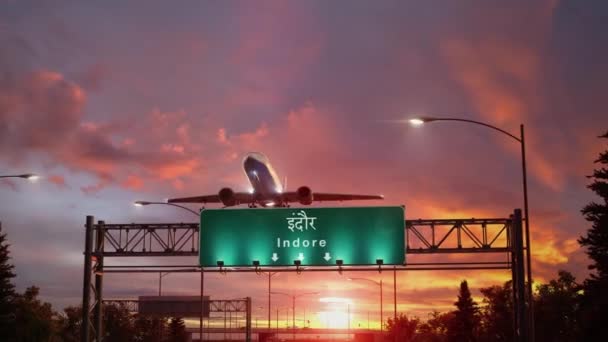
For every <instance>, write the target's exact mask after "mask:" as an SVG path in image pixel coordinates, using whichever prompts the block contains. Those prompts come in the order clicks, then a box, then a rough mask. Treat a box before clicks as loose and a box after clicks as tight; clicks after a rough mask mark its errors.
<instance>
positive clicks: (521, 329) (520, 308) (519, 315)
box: [512, 209, 530, 341]
mask: <svg viewBox="0 0 608 342" xmlns="http://www.w3.org/2000/svg"><path fill="white" fill-rule="evenodd" d="M512 224H513V235H512V236H513V245H512V248H513V249H512V251H513V254H514V258H513V261H514V263H513V265H512V267H513V272H514V273H515V279H513V282H514V283H515V286H514V289H515V292H514V299H515V302H514V311H515V312H516V314H515V317H516V325H517V330H518V336H517V337H519V339H517V340H519V341H530V335H529V329H528V327H529V325H528V324H527V320H528V319H529V316H528V312H527V307H526V283H525V274H524V251H523V236H522V235H523V232H522V215H521V209H515V211H514V212H513V223H512Z"/></svg>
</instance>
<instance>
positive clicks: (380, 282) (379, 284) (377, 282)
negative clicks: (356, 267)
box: [348, 278, 384, 332]
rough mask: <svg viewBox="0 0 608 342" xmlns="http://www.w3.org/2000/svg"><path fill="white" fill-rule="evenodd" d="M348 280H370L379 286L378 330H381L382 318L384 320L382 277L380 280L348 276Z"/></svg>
mask: <svg viewBox="0 0 608 342" xmlns="http://www.w3.org/2000/svg"><path fill="white" fill-rule="evenodd" d="M348 280H350V281H353V280H363V281H370V282H372V283H374V284H376V285H378V286H379V287H380V332H382V331H383V329H384V328H383V327H382V325H383V320H384V317H383V315H382V309H383V308H382V279H380V281H375V280H373V279H368V278H348Z"/></svg>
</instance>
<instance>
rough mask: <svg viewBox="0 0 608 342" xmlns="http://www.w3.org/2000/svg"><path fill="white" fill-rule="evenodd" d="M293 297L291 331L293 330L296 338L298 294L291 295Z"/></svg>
mask: <svg viewBox="0 0 608 342" xmlns="http://www.w3.org/2000/svg"><path fill="white" fill-rule="evenodd" d="M291 299H292V311H291V331H292V335H293V336H292V337H293V339H294V340H295V339H296V295H293V296H292V297H291Z"/></svg>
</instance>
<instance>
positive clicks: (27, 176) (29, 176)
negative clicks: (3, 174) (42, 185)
mask: <svg viewBox="0 0 608 342" xmlns="http://www.w3.org/2000/svg"><path fill="white" fill-rule="evenodd" d="M17 177H19V178H25V179H27V180H31V181H35V180H37V179H38V178H40V176H38V175H35V174H33V173H25V174H23V175H19V176H17Z"/></svg>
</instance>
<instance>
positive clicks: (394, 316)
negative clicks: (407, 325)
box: [393, 266, 397, 323]
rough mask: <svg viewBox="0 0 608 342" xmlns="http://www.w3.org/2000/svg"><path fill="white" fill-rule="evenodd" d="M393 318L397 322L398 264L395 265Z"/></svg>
mask: <svg viewBox="0 0 608 342" xmlns="http://www.w3.org/2000/svg"><path fill="white" fill-rule="evenodd" d="M393 320H394V321H395V323H397V266H393Z"/></svg>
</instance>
